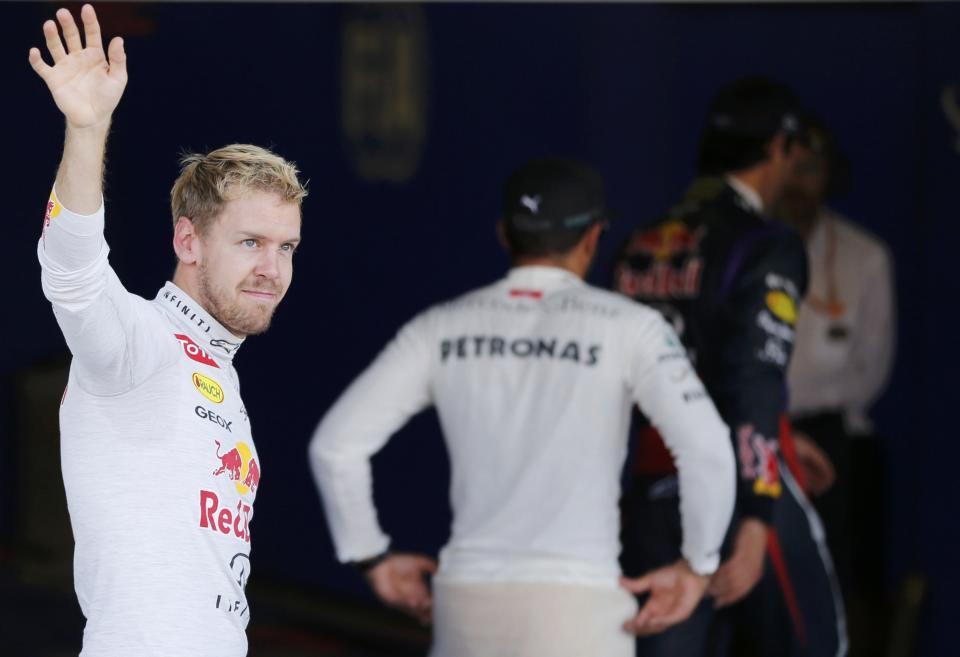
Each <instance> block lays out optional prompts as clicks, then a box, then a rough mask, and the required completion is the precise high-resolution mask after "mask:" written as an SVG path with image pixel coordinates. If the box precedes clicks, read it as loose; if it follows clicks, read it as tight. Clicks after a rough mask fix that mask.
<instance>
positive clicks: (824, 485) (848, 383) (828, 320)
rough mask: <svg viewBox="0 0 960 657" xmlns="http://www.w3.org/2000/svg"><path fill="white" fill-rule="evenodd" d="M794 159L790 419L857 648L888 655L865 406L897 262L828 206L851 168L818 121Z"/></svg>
mask: <svg viewBox="0 0 960 657" xmlns="http://www.w3.org/2000/svg"><path fill="white" fill-rule="evenodd" d="M797 155H798V159H797V161H796V162H795V163H794V166H793V167H792V168H791V170H790V172H789V174H788V177H787V182H786V185H785V187H784V193H783V195H782V196H781V198H780V199H779V201H778V203H777V205H776V208H775V215H776V217H777V218H779V219H781V220H783V221H784V222H786V223H788V224H789V225H791V226H793V227H794V228H795V229H796V230H797V231H798V232H799V233H800V234H801V235H802V236H803V238H804V241H805V242H806V246H807V253H808V256H809V262H810V285H809V288H808V290H807V295H806V297H804V299H803V302H802V304H801V306H800V314H799V319H798V321H797V341H796V346H795V351H794V357H793V360H792V361H791V363H790V369H789V376H788V381H789V386H790V417H791V422H792V423H793V428H794V436H795V439H796V441H797V453H798V456H799V457H800V461H801V463H802V464H803V466H804V471H805V474H806V480H807V481H806V484H807V487H808V489H809V490H810V491H811V492H812V493H813V501H814V503H815V504H816V507H817V510H818V511H819V512H820V516H821V517H822V518H823V522H824V525H825V527H826V531H827V539H828V543H829V545H830V551H831V553H832V554H833V555H834V558H835V559H836V562H837V573H838V576H839V578H840V584H841V586H842V588H843V592H844V599H845V601H846V604H847V611H848V618H849V624H850V637H851V655H852V656H856V657H859V656H866V655H880V654H882V652H883V650H884V648H885V641H884V636H885V628H886V614H885V611H884V608H885V602H886V595H885V586H884V581H885V571H884V557H885V553H884V548H883V546H884V545H885V544H886V541H885V535H884V523H883V512H884V485H883V479H884V473H885V467H884V460H883V457H882V452H881V445H880V442H879V440H878V439H877V438H876V437H875V436H874V428H873V423H872V422H871V420H870V417H869V411H870V407H871V405H872V404H873V403H874V401H876V399H877V398H878V397H879V396H880V394H881V393H882V392H883V389H884V387H885V386H886V383H887V379H888V377H889V375H890V370H891V368H892V366H893V359H894V343H895V327H896V316H895V312H896V311H895V306H896V303H895V295H894V288H893V271H892V270H893V266H892V261H891V256H890V253H889V250H888V248H887V245H886V244H885V243H884V242H883V241H882V240H880V238H878V237H877V236H875V235H873V234H871V233H870V232H868V231H867V230H865V229H864V228H862V227H860V226H858V225H856V224H855V223H853V222H852V221H850V220H849V219H847V218H846V217H844V216H843V215H841V214H839V213H838V212H837V211H835V210H833V209H832V208H830V207H828V206H827V204H826V203H827V199H829V198H833V197H835V196H836V195H837V194H840V193H842V192H843V191H844V190H845V188H846V187H847V185H848V182H849V164H848V161H847V159H846V158H845V157H844V155H843V153H842V151H841V149H840V147H839V145H838V142H837V139H836V137H835V136H834V135H833V134H832V133H831V132H830V131H829V130H828V129H827V128H826V126H824V124H823V123H822V122H821V121H819V120H815V121H813V123H812V126H811V139H810V140H808V142H807V143H806V144H803V145H800V147H799V151H798V153H797ZM818 448H819V449H818ZM824 455H825V458H824Z"/></svg>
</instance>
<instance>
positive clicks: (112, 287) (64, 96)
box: [29, 5, 165, 394]
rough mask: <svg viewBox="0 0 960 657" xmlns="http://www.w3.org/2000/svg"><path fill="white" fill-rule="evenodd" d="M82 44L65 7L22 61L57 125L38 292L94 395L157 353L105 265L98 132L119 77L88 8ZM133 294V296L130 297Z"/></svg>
mask: <svg viewBox="0 0 960 657" xmlns="http://www.w3.org/2000/svg"><path fill="white" fill-rule="evenodd" d="M81 16H82V19H83V29H84V37H85V39H86V45H85V46H84V44H83V43H82V42H81V35H80V31H79V29H78V28H77V25H76V23H75V22H74V19H73V17H72V16H71V14H70V12H68V11H67V10H65V9H61V10H59V11H58V12H57V21H59V24H60V26H61V28H62V29H63V38H62V39H61V37H60V35H59V33H58V31H57V23H55V22H54V21H47V22H46V23H44V25H43V32H44V35H45V37H46V44H47V50H48V51H49V53H50V56H51V58H52V60H53V65H52V66H51V65H49V64H48V63H47V62H45V61H44V60H43V57H42V56H41V54H40V51H39V49H37V48H32V49H31V50H30V55H29V59H30V65H31V66H32V67H33V69H34V70H35V71H36V72H37V74H38V75H39V76H40V77H41V78H42V79H43V81H44V82H45V83H46V85H47V88H48V90H49V91H50V94H51V96H52V98H53V100H54V102H55V103H56V105H57V107H58V108H59V109H60V111H61V112H63V115H64V119H65V122H66V136H65V139H64V148H63V156H62V158H61V162H60V167H59V169H58V171H57V177H56V182H55V184H54V189H53V191H52V193H51V195H50V200H49V201H48V203H47V214H46V217H45V218H44V226H43V234H42V236H41V238H40V240H39V242H38V244H37V257H38V259H39V261H40V265H41V267H42V274H41V282H42V285H43V291H44V295H45V296H46V297H47V299H48V300H49V301H50V302H51V305H52V306H53V311H54V315H55V316H56V318H57V323H58V324H59V325H60V328H61V330H62V331H63V335H64V338H65V339H66V341H67V345H68V347H69V348H70V352H71V353H72V354H73V357H74V365H75V372H76V376H77V382H78V383H79V385H81V386H82V387H84V388H86V389H87V390H88V391H89V392H91V393H94V394H118V393H121V392H123V391H124V390H128V389H130V388H132V387H133V386H135V385H136V384H137V382H138V381H139V380H141V379H142V378H143V377H145V376H147V375H148V374H149V373H150V371H151V370H152V368H153V364H155V363H156V362H158V359H160V358H162V355H161V354H162V353H165V352H163V351H162V350H158V349H157V348H156V347H157V345H156V344H155V343H154V342H153V340H152V338H153V337H154V336H152V335H151V334H150V331H149V329H145V327H147V326H148V325H149V323H144V322H141V321H140V320H141V314H142V310H143V309H142V306H143V305H144V304H138V300H137V299H136V298H135V297H133V296H132V295H130V294H128V293H127V291H126V290H125V289H124V288H123V285H122V284H121V283H120V281H119V280H118V279H117V277H116V274H115V273H114V272H113V270H112V269H111V268H110V266H109V264H108V262H107V254H108V252H109V249H108V247H107V244H106V242H105V240H104V236H103V223H104V211H103V171H104V151H105V146H106V139H107V132H108V129H109V126H110V119H111V116H112V114H113V111H114V109H115V108H116V106H117V104H118V103H119V101H120V97H121V96H122V94H123V90H124V87H125V85H126V81H127V72H126V55H125V53H124V50H123V42H122V40H121V39H120V38H114V39H113V40H112V41H111V42H110V47H109V59H108V58H107V56H106V55H105V53H104V51H103V46H102V43H101V37H100V26H99V23H98V22H97V17H96V14H95V12H94V10H93V7H91V6H90V5H84V6H83V8H82V9H81ZM139 301H142V300H139Z"/></svg>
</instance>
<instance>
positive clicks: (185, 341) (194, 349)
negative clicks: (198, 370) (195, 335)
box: [174, 333, 220, 369]
mask: <svg viewBox="0 0 960 657" xmlns="http://www.w3.org/2000/svg"><path fill="white" fill-rule="evenodd" d="M174 337H176V338H177V341H178V342H179V343H180V344H181V346H183V353H184V354H186V356H187V358H189V359H190V360H192V361H196V362H198V363H201V364H203V365H209V366H210V367H215V368H217V369H220V366H219V365H217V361H215V360H213V358H212V357H211V356H210V354H208V353H207V352H206V351H204V350H203V348H202V347H200V346H199V345H198V344H197V343H196V342H194V341H193V340H191V339H190V338H189V337H187V336H186V335H184V334H182V333H176V334H174Z"/></svg>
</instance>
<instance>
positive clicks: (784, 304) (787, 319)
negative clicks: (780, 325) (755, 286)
mask: <svg viewBox="0 0 960 657" xmlns="http://www.w3.org/2000/svg"><path fill="white" fill-rule="evenodd" d="M767 308H769V309H770V312H772V313H773V315H774V317H776V318H777V319H779V320H780V321H781V322H784V323H786V324H789V325H790V326H793V325H794V324H796V323H797V304H796V303H794V301H793V299H792V298H790V295H788V294H787V293H786V292H781V291H780V290H775V291H773V292H768V293H767Z"/></svg>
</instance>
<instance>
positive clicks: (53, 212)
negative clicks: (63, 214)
mask: <svg viewBox="0 0 960 657" xmlns="http://www.w3.org/2000/svg"><path fill="white" fill-rule="evenodd" d="M60 207H61V206H60V201H58V200H57V195H56V194H54V193H53V192H50V199H49V200H48V201H47V209H46V212H44V213H43V233H42V234H43V235H46V234H47V228H49V227H50V221H51V220H53V219H56V218H57V215H59V214H60Z"/></svg>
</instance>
